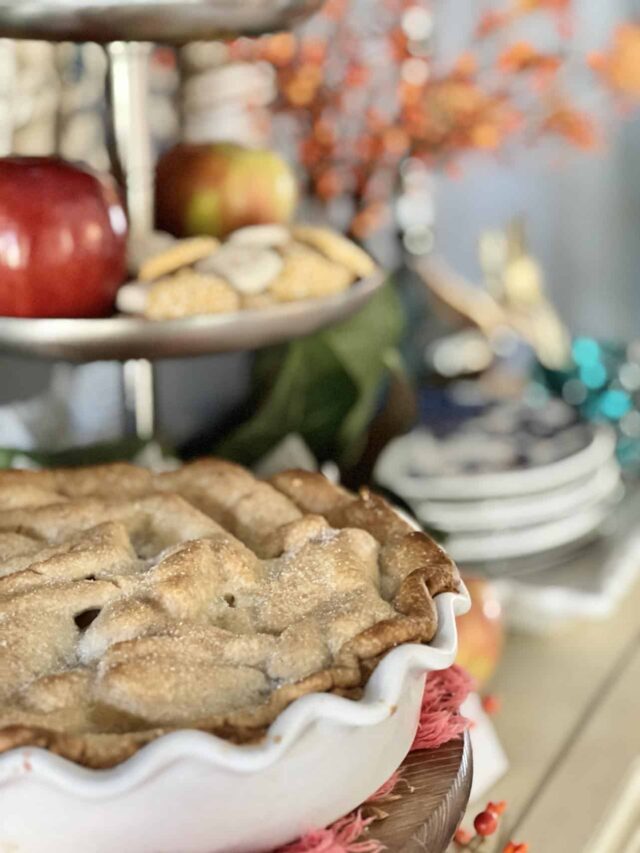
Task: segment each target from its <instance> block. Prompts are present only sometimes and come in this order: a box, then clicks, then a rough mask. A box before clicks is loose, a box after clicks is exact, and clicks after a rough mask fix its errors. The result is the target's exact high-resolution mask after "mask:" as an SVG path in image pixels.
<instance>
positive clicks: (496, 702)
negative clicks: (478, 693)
mask: <svg viewBox="0 0 640 853" xmlns="http://www.w3.org/2000/svg"><path fill="white" fill-rule="evenodd" d="M501 708H502V702H501V701H500V697H498V696H494V694H493V693H487V695H486V696H483V697H482V709H483V711H484V712H485V714H488V715H489V716H490V717H491V716H492V715H493V714H498V713H499V712H500V710H501Z"/></svg>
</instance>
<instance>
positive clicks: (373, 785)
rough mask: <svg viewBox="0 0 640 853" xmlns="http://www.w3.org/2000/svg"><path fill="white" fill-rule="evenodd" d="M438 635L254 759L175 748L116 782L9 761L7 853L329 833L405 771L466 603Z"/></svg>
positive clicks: (304, 710)
mask: <svg viewBox="0 0 640 853" xmlns="http://www.w3.org/2000/svg"><path fill="white" fill-rule="evenodd" d="M436 606H437V609H438V618H439V627H438V632H437V634H436V636H435V638H434V640H433V641H432V643H431V644H430V645H428V646H420V645H410V644H407V645H404V646H400V647H398V648H397V649H395V650H393V651H392V652H390V653H389V654H388V655H387V656H386V657H385V658H384V660H383V661H382V662H381V663H380V664H379V666H378V667H377V669H376V670H375V672H374V674H373V676H372V677H371V679H370V681H369V684H368V685H367V688H366V690H365V695H364V697H363V698H362V699H361V700H360V701H359V702H353V701H350V700H348V699H343V698H341V697H338V696H331V695H329V694H324V693H323V694H311V695H309V696H304V697H302V698H301V699H298V700H297V701H296V702H294V703H293V704H292V705H290V706H289V708H287V709H286V710H285V711H284V712H283V713H282V714H281V715H280V716H279V717H278V719H277V720H276V721H275V722H274V723H273V725H272V726H271V728H270V729H269V732H268V735H267V737H266V739H265V740H264V741H263V742H262V743H260V744H258V745H255V746H236V745H234V744H231V743H228V742H227V741H224V740H221V739H219V738H216V737H213V736H212V735H207V734H204V733H202V732H193V731H182V732H177V733H175V734H171V735H166V736H165V737H162V738H160V739H159V740H157V741H155V742H154V743H152V744H150V745H149V746H147V747H145V748H144V749H142V750H141V751H140V752H139V753H137V755H135V756H133V758H130V759H129V760H128V761H126V762H125V763H124V764H122V765H120V766H119V767H116V768H114V769H112V770H101V771H97V770H86V769H84V768H82V767H79V766H77V765H75V764H72V763H71V762H69V761H66V760H64V759H61V758H58V757H57V756H54V755H52V754H51V753H49V752H46V751H43V750H40V749H28V748H24V749H16V750H13V751H11V752H9V753H7V754H6V755H1V756H0V851H2V853H9V851H10V853H258V851H267V850H271V849H273V848H274V847H277V846H279V845H281V844H284V843H286V842H287V841H291V840H292V839H295V838H297V837H299V836H300V835H302V834H303V833H304V832H306V831H308V830H310V829H312V828H318V827H324V826H326V825H327V824H329V823H331V822H332V821H334V820H336V819H337V818H338V817H340V816H342V815H344V814H346V813H347V812H349V811H350V810H351V809H353V808H355V807H356V806H358V805H359V804H360V803H362V802H363V801H364V800H365V799H366V798H367V797H368V796H369V795H370V794H372V793H373V792H374V791H375V790H376V789H377V788H378V787H379V786H380V785H382V784H383V783H384V782H385V781H386V780H387V779H388V778H389V777H390V776H391V774H392V773H393V772H394V771H395V770H396V769H397V767H398V766H399V765H400V764H401V762H402V760H403V759H404V757H405V755H406V754H407V752H408V750H409V747H410V746H411V742H412V740H413V736H414V733H415V730H416V726H417V721H418V716H419V711H420V704H421V699H422V691H423V687H424V678H425V674H426V673H427V672H430V671H432V670H438V669H445V668H446V667H448V666H450V665H451V664H452V663H453V661H454V659H455V656H456V651H457V633H456V624H455V615H456V614H462V613H464V612H466V611H467V610H468V609H469V606H470V602H469V596H468V593H467V591H466V589H464V588H463V589H462V591H461V592H460V593H459V594H455V595H454V594H452V593H445V594H443V595H440V596H438V598H437V599H436Z"/></svg>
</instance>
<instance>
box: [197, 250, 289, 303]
mask: <svg viewBox="0 0 640 853" xmlns="http://www.w3.org/2000/svg"><path fill="white" fill-rule="evenodd" d="M283 266H284V262H283V260H282V258H281V257H280V255H279V254H278V253H277V252H274V251H273V249H264V248H259V247H256V246H245V245H241V244H240V245H236V244H235V243H225V245H224V246H222V248H221V249H219V250H218V251H217V252H215V253H214V254H213V255H210V256H209V257H208V258H205V259H204V260H203V261H199V263H197V264H196V270H197V271H198V272H202V273H207V274H208V273H213V274H214V275H220V276H222V277H223V278H224V279H225V280H226V281H228V282H229V284H230V285H232V287H234V288H235V289H236V290H237V291H238V292H239V293H244V294H257V293H263V292H264V291H265V290H267V288H268V287H269V285H270V284H271V283H272V282H273V281H274V280H275V279H276V278H277V277H278V275H280V273H281V272H282V269H283Z"/></svg>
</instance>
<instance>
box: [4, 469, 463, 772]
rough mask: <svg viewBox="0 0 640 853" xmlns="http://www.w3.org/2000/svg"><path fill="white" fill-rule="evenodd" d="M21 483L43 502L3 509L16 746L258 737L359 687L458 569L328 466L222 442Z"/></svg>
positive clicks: (9, 700)
mask: <svg viewBox="0 0 640 853" xmlns="http://www.w3.org/2000/svg"><path fill="white" fill-rule="evenodd" d="M5 490H6V491H8V492H11V491H12V490H16V491H21V490H22V496H23V499H27V500H28V498H29V493H30V491H31V494H32V495H33V497H34V504H33V506H30V507H29V506H27V507H25V506H24V500H23V499H21V500H19V501H18V502H17V507H18V508H16V503H15V502H11V501H7V502H6V506H7V509H6V510H5V511H1V510H0V620H2V619H3V618H4V619H7V618H9V619H10V622H8V623H7V622H5V624H10V625H11V626H13V627H12V629H11V631H9V633H8V634H7V635H6V636H7V638H8V639H7V641H6V642H5V644H4V646H2V647H1V648H0V672H2V673H3V679H2V680H3V684H2V687H0V699H1V701H2V702H3V703H4V706H5V707H4V708H3V707H2V706H0V752H2V751H5V750H8V749H11V748H13V747H17V746H27V745H29V746H42V747H44V748H47V749H49V750H51V751H52V752H55V753H56V754H58V755H62V756H64V757H66V758H69V759H71V760H72V761H75V762H77V763H79V764H83V765H85V766H88V767H95V768H100V767H110V766H114V765H116V764H118V763H120V762H122V761H124V760H126V758H128V757H129V756H131V755H132V754H134V753H135V752H136V751H137V750H138V749H139V748H140V747H142V746H144V745H145V744H147V743H149V742H150V741H152V740H154V739H155V738H157V737H159V736H160V735H162V734H165V733H167V732H170V731H176V730H179V729H182V728H186V727H188V728H195V729H199V730H202V731H206V732H211V733H214V734H216V735H218V736H220V737H223V738H226V739H228V740H231V741H233V742H236V743H246V742H252V741H256V740H259V739H260V738H262V737H264V736H265V732H266V728H267V727H268V726H269V724H270V723H271V722H272V721H273V720H274V719H275V718H276V717H277V716H278V714H279V713H280V712H281V711H282V710H283V709H284V708H285V707H287V705H289V704H290V703H291V702H292V701H294V700H295V699H297V698H298V697H300V696H303V695H305V694H307V693H311V692H323V691H332V692H335V693H337V694H339V695H348V696H353V697H357V696H359V695H360V693H361V691H362V687H363V686H364V684H365V683H366V680H367V679H368V677H369V675H370V673H371V672H372V671H373V669H375V666H376V665H377V663H378V662H379V660H380V659H381V658H382V657H383V656H384V654H385V653H386V652H387V651H389V650H390V649H392V648H394V647H395V646H397V645H399V644H401V643H407V642H429V641H430V640H431V639H432V638H433V636H434V634H435V632H436V629H437V612H436V608H435V604H434V601H433V596H435V595H438V594H439V593H440V592H444V591H453V590H456V589H457V588H458V582H459V578H458V575H457V570H456V569H455V566H454V565H453V563H452V562H451V561H450V560H449V558H448V557H447V556H446V554H445V553H444V552H443V551H442V550H441V549H440V548H439V547H438V546H437V545H435V543H433V542H432V540H431V539H429V537H427V536H426V535H425V534H422V533H416V532H415V531H414V530H413V529H412V528H411V526H410V525H409V524H408V523H407V522H405V521H404V520H402V519H401V518H399V516H398V515H397V514H396V513H395V512H394V511H393V510H392V509H391V507H389V506H388V504H386V502H385V501H383V500H382V499H381V498H379V497H378V496H376V495H373V494H371V493H370V492H368V491H363V492H362V493H361V494H360V495H358V496H356V495H353V494H351V493H349V492H347V491H346V490H344V489H342V488H341V487H338V486H334V485H332V484H331V483H329V482H328V481H327V480H326V479H325V478H324V477H322V476H321V475H317V474H309V473H307V472H301V471H291V472H284V473H283V474H280V475H277V476H276V477H274V478H272V479H271V480H270V482H269V483H261V482H258V481H256V480H255V478H254V477H253V476H252V475H251V474H250V473H249V472H248V471H246V470H245V469H243V468H241V467H239V466H236V465H232V464H231V463H227V462H223V461H220V460H213V459H212V460H202V461H200V462H197V463H194V464H192V465H188V466H185V467H184V468H182V469H180V470H178V471H176V472H173V473H170V474H162V475H151V474H150V473H149V472H147V471H144V470H142V469H139V468H135V467H134V466H123V465H117V466H101V467H100V468H86V469H79V470H75V471H71V470H58V471H47V472H42V473H34V472H0V493H2V492H3V491H5ZM34 490H35V491H34ZM49 495H51V496H52V500H51V502H49V499H48V496H49ZM89 496H91V497H89ZM167 549H168V550H167ZM74 620H75V626H74ZM83 620H84V621H83ZM85 622H86V624H84V623H85ZM205 684H206V685H207V686H206V687H205V686H203V685H205ZM16 690H17V691H18V692H16ZM89 696H90V697H91V698H90V700H89V699H88V698H87V697H89ZM83 699H84V701H82V700H83Z"/></svg>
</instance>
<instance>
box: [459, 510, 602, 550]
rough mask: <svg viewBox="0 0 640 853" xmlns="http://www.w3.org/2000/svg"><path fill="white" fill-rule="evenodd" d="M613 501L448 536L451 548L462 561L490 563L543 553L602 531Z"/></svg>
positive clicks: (584, 539)
mask: <svg viewBox="0 0 640 853" xmlns="http://www.w3.org/2000/svg"><path fill="white" fill-rule="evenodd" d="M613 503H614V502H613V501H604V502H601V503H598V504H596V505H595V506H591V507H587V508H586V509H584V510H582V511H580V512H576V513H574V514H573V515H571V516H568V517H566V518H560V519H558V520H557V521H550V522H547V523H546V524H538V525H536V526H534V527H519V528H514V529H512V530H502V531H496V532H493V533H485V534H476V535H474V534H469V535H460V534H457V535H453V536H449V537H447V540H446V546H447V551H448V553H449V554H451V556H452V557H453V558H454V560H457V561H458V562H460V563H463V564H464V563H467V564H468V563H487V562H492V561H495V560H510V559H516V558H518V557H527V556H530V555H532V554H541V553H544V552H545V551H551V550H553V549H555V548H561V547H563V546H565V545H569V544H572V543H577V542H582V541H586V540H587V539H589V538H590V537H595V536H597V534H598V530H599V528H600V525H601V524H602V523H603V522H604V521H605V519H607V518H608V516H609V515H610V513H611V510H612V506H613Z"/></svg>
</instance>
